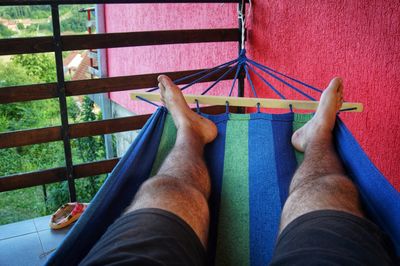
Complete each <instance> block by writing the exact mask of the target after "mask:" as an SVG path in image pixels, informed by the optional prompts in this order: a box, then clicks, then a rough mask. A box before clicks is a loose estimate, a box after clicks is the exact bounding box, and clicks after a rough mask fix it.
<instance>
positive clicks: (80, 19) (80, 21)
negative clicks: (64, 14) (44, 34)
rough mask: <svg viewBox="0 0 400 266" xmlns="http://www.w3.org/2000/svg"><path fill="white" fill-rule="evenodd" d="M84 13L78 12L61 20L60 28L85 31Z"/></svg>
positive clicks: (85, 19)
mask: <svg viewBox="0 0 400 266" xmlns="http://www.w3.org/2000/svg"><path fill="white" fill-rule="evenodd" d="M86 21H87V18H86V13H79V14H76V15H73V16H71V17H69V18H67V19H65V20H62V21H61V30H62V31H63V32H65V31H73V32H85V31H87V27H86Z"/></svg>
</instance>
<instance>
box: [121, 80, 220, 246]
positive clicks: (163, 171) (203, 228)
mask: <svg viewBox="0 0 400 266" xmlns="http://www.w3.org/2000/svg"><path fill="white" fill-rule="evenodd" d="M158 81H159V87H160V91H161V98H162V100H163V103H164V105H165V106H166V107H167V109H168V110H169V112H170V113H171V115H172V118H173V120H174V123H175V126H176V128H177V137H176V142H175V146H174V148H173V149H172V150H171V152H170V154H169V155H168V156H167V158H166V159H165V161H164V163H163V164H162V166H161V168H160V170H159V172H158V173H157V175H156V176H154V177H152V178H151V179H149V180H148V181H146V182H145V183H143V185H142V186H141V188H140V189H139V191H138V193H137V195H136V197H135V199H134V201H133V203H132V205H131V206H129V207H128V209H127V211H126V213H129V212H132V211H134V210H138V209H143V208H159V209H163V210H166V211H169V212H172V213H174V214H176V215H177V216H179V217H180V218H182V219H183V220H184V221H185V222H186V223H188V224H189V225H190V226H191V227H192V229H193V230H194V231H195V232H196V234H197V236H198V237H199V239H200V240H201V242H202V243H203V245H204V246H206V243H207V235H208V223H209V209H208V203H207V200H208V197H209V194H210V178H209V174H208V170H207V167H206V165H205V163H204V160H203V149H204V145H205V144H207V143H209V142H211V141H213V140H214V139H215V137H216V136H217V128H216V126H215V125H214V123H212V122H211V121H210V120H208V119H205V118H203V117H201V116H199V115H198V114H196V113H195V112H193V111H192V110H191V109H190V108H189V106H188V105H187V104H186V102H185V100H184V98H183V96H182V93H181V91H180V89H179V88H178V87H177V86H176V85H175V84H174V83H173V82H172V81H171V80H170V79H169V78H168V77H167V76H163V75H162V76H159V77H158Z"/></svg>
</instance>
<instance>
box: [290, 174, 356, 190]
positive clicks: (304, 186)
mask: <svg viewBox="0 0 400 266" xmlns="http://www.w3.org/2000/svg"><path fill="white" fill-rule="evenodd" d="M297 192H299V193H302V194H303V193H305V195H307V194H309V193H315V192H317V193H318V192H321V193H327V194H337V195H339V194H345V195H358V190H357V188H356V186H355V185H354V183H353V182H352V181H351V180H350V179H349V178H348V177H346V176H344V175H335V174H334V175H326V176H321V177H316V178H314V177H310V178H305V179H304V180H302V182H299V183H297V184H295V186H291V188H290V194H292V193H297Z"/></svg>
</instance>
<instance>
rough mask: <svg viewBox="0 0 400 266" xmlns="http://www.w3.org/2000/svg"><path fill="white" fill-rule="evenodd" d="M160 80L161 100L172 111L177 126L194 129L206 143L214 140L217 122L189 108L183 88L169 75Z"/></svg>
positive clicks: (161, 77)
mask: <svg viewBox="0 0 400 266" xmlns="http://www.w3.org/2000/svg"><path fill="white" fill-rule="evenodd" d="M158 82H159V83H158V87H159V88H160V93H161V100H162V102H163V103H164V105H165V106H166V107H167V109H168V111H169V112H170V113H171V115H172V119H173V120H174V123H175V126H176V128H177V129H178V130H179V129H191V130H193V131H194V132H195V133H196V134H198V135H199V136H200V137H201V139H202V140H203V142H204V143H209V142H211V141H213V140H214V139H215V137H216V136H217V127H216V126H215V124H214V123H213V122H211V121H210V120H208V119H206V118H204V117H202V116H200V115H198V114H197V113H195V112H193V111H192V110H191V109H190V108H189V106H188V105H187V103H186V101H185V98H184V97H183V94H182V92H181V90H180V89H179V88H178V86H176V85H175V84H174V83H173V82H172V80H171V79H170V78H169V77H167V76H165V75H161V76H159V77H158Z"/></svg>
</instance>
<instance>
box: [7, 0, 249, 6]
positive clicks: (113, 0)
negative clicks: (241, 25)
mask: <svg viewBox="0 0 400 266" xmlns="http://www.w3.org/2000/svg"><path fill="white" fill-rule="evenodd" d="M247 2H248V0H246V3H247ZM54 3H56V4H60V5H68V4H167V3H171V4H172V3H192V4H194V3H236V4H237V3H238V1H237V0H203V1H200V0H2V2H1V4H2V5H10V6H12V5H50V4H54Z"/></svg>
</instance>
